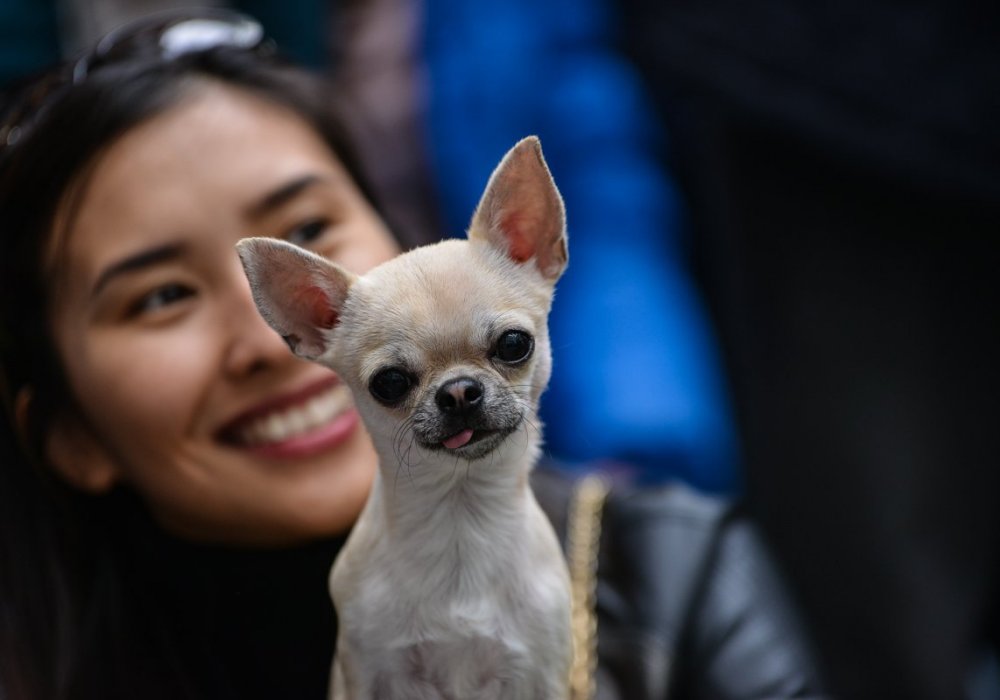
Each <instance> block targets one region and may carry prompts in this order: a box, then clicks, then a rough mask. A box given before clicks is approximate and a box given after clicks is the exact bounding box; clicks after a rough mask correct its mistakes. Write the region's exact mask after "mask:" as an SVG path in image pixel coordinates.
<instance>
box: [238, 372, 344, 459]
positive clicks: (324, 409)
mask: <svg viewBox="0 0 1000 700" xmlns="http://www.w3.org/2000/svg"><path fill="white" fill-rule="evenodd" d="M357 425H358V414H357V411H356V410H355V409H354V402H353V400H352V398H351V393H350V391H349V390H348V388H347V387H346V386H345V385H344V384H341V383H340V382H339V381H337V380H336V379H335V378H331V379H328V380H324V381H322V382H319V383H315V384H313V385H311V386H309V387H307V388H306V389H305V390H303V391H300V392H296V393H294V394H291V395H287V396H283V397H279V398H277V399H274V400H271V401H266V402H264V403H263V404H261V405H259V406H256V407H254V408H251V409H250V410H248V411H247V412H245V413H244V414H242V415H241V416H239V417H237V418H236V419H234V420H232V421H230V422H229V423H227V424H226V426H225V427H224V428H223V429H222V430H221V431H220V437H221V439H222V440H223V441H224V442H226V443H228V444H230V445H234V446H237V447H241V448H245V449H250V450H251V451H253V452H255V453H256V454H258V455H261V456H264V457H274V458H279V459H294V458H296V457H307V456H311V455H313V454H316V453H320V452H324V451H326V450H328V449H332V448H334V447H336V446H338V445H340V444H341V443H343V442H344V441H346V440H347V439H349V438H350V437H351V435H352V433H353V432H354V430H355V428H356V427H357Z"/></svg>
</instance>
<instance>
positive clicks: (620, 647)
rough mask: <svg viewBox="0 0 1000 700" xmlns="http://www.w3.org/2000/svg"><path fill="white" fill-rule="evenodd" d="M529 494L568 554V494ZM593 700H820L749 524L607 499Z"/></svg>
mask: <svg viewBox="0 0 1000 700" xmlns="http://www.w3.org/2000/svg"><path fill="white" fill-rule="evenodd" d="M533 486H534V489H535V493H536V495H537V497H538V500H539V503H540V504H541V505H542V507H543V509H544V510H545V511H546V512H547V513H549V515H550V517H551V518H552V520H553V523H554V524H555V526H556V530H557V532H558V533H559V535H560V537H561V538H562V539H563V541H564V542H565V535H566V518H567V507H568V504H569V501H570V497H571V495H570V494H571V492H572V484H571V482H570V481H568V480H567V479H566V478H564V477H562V476H560V475H559V474H558V473H555V472H552V471H550V470H547V469H539V470H537V471H536V472H535V474H534V476H533ZM596 611H597V617H598V634H597V637H598V641H597V644H598V670H597V673H596V681H597V693H596V697H597V700H615V699H619V698H620V699H621V700H647V699H648V700H664V699H666V698H705V699H711V700H729V699H733V700H736V699H743V698H801V697H820V696H822V688H821V683H820V680H819V676H818V671H817V664H816V663H815V660H814V658H813V655H812V651H811V647H810V644H809V642H808V639H807V636H806V635H805V633H804V631H803V629H802V628H801V625H800V623H799V621H798V618H797V615H796V613H795V611H794V609H793V607H792V605H791V602H790V600H789V598H788V595H787V593H786V591H785V590H784V586H783V583H782V582H781V580H780V577H779V576H778V574H777V571H776V569H775V567H774V566H773V564H772V562H771V560H770V557H769V555H768V553H767V551H766V550H765V548H764V544H763V542H762V541H761V539H760V538H759V536H758V535H757V533H756V531H755V529H754V527H753V526H752V524H751V523H750V522H749V521H748V520H747V519H746V518H745V517H743V516H742V515H741V514H740V513H739V511H738V510H737V509H735V508H733V507H732V506H731V505H729V504H727V503H725V502H723V501H721V500H718V499H714V498H710V497H707V496H704V495H700V494H697V493H695V492H693V491H691V490H690V489H687V488H684V487H682V486H676V485H675V486H666V487H657V488H643V489H635V488H623V487H620V486H619V487H615V488H614V489H613V490H612V492H611V495H610V496H609V498H608V500H607V502H606V505H605V507H604V514H603V519H602V534H601V540H600V555H599V564H598V581H597V601H596Z"/></svg>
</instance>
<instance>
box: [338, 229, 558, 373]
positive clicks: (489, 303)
mask: <svg viewBox="0 0 1000 700" xmlns="http://www.w3.org/2000/svg"><path fill="white" fill-rule="evenodd" d="M484 252H485V253H486V254H485V255H484ZM550 294H551V292H550V291H547V290H546V288H545V286H544V285H542V284H540V283H539V282H538V281H537V280H536V279H535V278H534V277H533V276H532V275H529V274H525V271H524V270H522V269H520V268H519V267H518V266H516V265H513V264H510V263H508V262H507V261H505V260H504V259H502V258H501V257H499V256H495V257H490V256H489V255H488V251H477V250H475V249H474V248H473V244H470V243H468V242H467V241H464V240H463V241H460V240H449V241H443V242H441V243H438V244H436V245H432V246H425V247H422V248H417V249H416V250H413V251H410V252H409V253H406V254H404V255H401V256H399V257H397V258H395V259H393V260H391V261H389V262H387V263H385V264H383V265H381V266H379V267H378V268H376V269H374V270H372V271H371V272H369V273H368V274H367V275H365V276H364V277H362V278H361V279H360V280H358V282H357V283H356V284H355V289H353V290H352V293H351V297H352V298H351V299H350V301H349V303H348V308H347V309H345V316H344V318H343V322H344V324H345V326H351V327H353V328H354V329H355V330H356V331H359V330H360V331H362V333H360V334H358V335H360V337H358V338H357V339H358V340H359V342H360V343H361V344H362V345H363V346H365V348H366V349H367V350H370V351H376V350H379V349H384V350H385V351H386V352H395V353H397V354H398V353H402V352H420V351H422V352H428V351H429V352H431V353H435V352H436V351H441V352H444V351H447V353H449V354H452V355H454V354H464V353H466V352H468V353H477V352H480V351H481V348H482V346H483V344H484V343H488V342H490V336H491V335H492V334H495V333H496V332H498V331H500V330H502V329H503V327H508V326H512V325H513V326H519V327H526V328H525V329H526V330H529V331H535V332H537V330H538V328H537V327H538V326H539V325H541V324H542V323H544V315H545V313H546V311H547V307H548V297H549V296H550Z"/></svg>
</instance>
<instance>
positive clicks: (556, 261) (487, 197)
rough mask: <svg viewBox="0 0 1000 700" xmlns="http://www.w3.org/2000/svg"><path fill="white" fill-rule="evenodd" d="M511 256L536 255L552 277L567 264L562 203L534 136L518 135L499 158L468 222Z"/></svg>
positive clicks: (517, 259) (541, 268) (472, 229)
mask: <svg viewBox="0 0 1000 700" xmlns="http://www.w3.org/2000/svg"><path fill="white" fill-rule="evenodd" d="M469 238H470V239H476V238H479V239H484V240H487V241H488V242H489V243H491V244H492V245H494V246H496V247H498V248H500V249H501V250H502V251H503V252H504V253H506V255H507V256H508V257H510V258H511V259H512V260H513V261H514V262H517V263H526V262H528V261H529V260H534V261H535V263H536V265H537V266H538V270H539V271H540V272H541V273H542V275H543V276H544V277H545V278H547V279H549V280H551V281H553V282H554V281H555V280H556V279H558V278H559V276H560V275H561V274H562V273H563V270H565V269H566V264H567V262H568V253H567V250H566V208H565V206H564V205H563V200H562V197H561V196H560V194H559V190H558V189H556V183H555V182H554V181H553V179H552V175H551V174H550V173H549V168H548V166H547V165H546V164H545V159H544V158H543V157H542V145H541V143H540V142H539V141H538V138H537V137H536V136H529V137H527V138H525V139H522V140H521V141H519V142H518V143H517V145H516V146H514V147H513V148H512V149H510V151H508V152H507V155H505V156H504V157H503V160H501V161H500V165H498V166H497V169H496V170H494V171H493V175H491V176H490V181H489V183H487V185H486V191H485V192H484V193H483V198H482V199H481V200H479V206H477V207H476V213H475V214H473V216H472V224H471V225H470V226H469Z"/></svg>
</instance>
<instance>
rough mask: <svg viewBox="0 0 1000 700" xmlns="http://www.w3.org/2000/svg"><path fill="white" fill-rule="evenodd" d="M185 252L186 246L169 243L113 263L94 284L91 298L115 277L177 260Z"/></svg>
mask: <svg viewBox="0 0 1000 700" xmlns="http://www.w3.org/2000/svg"><path fill="white" fill-rule="evenodd" d="M183 252H184V245H183V244H182V243H167V244H164V245H161V246H156V247H155V248H148V249H146V250H142V251H140V252H138V253H135V254H134V255H129V256H128V257H125V258H123V259H121V260H119V261H118V262H115V263H112V264H111V265H109V266H108V267H106V268H104V271H103V272H102V273H101V275H100V276H99V277H98V278H97V282H95V283H94V290H93V292H91V297H92V298H93V297H96V296H97V295H98V294H100V293H101V290H102V289H104V287H106V286H107V285H108V282H110V281H111V280H112V279H114V278H115V277H118V276H120V275H124V274H128V273H130V272H135V271H137V270H141V269H144V268H147V267H150V266H151V265H156V264H157V263H161V262H163V261H165V260H175V259H177V258H179V257H180V256H181V255H182V253H183Z"/></svg>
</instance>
